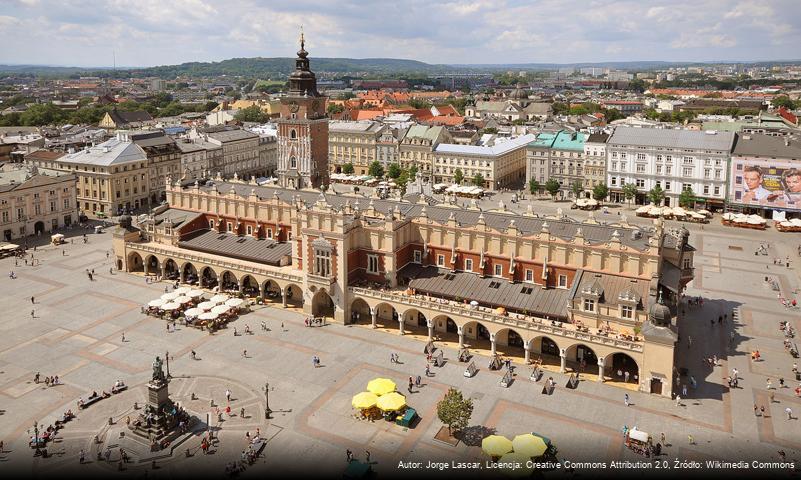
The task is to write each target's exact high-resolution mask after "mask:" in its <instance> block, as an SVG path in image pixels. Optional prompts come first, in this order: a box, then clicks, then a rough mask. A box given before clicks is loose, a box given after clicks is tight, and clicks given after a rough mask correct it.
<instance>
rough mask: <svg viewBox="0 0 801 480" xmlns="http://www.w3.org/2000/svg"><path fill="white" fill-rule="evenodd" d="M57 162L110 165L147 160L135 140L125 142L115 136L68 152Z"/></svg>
mask: <svg viewBox="0 0 801 480" xmlns="http://www.w3.org/2000/svg"><path fill="white" fill-rule="evenodd" d="M56 161H57V162H65V163H80V164H86V165H97V166H108V165H116V164H121V163H128V162H140V161H147V155H146V154H145V151H144V150H142V147H140V146H139V145H137V144H135V143H133V142H124V141H121V140H119V139H118V138H116V137H114V138H111V139H109V140H106V141H105V142H103V143H101V144H99V145H95V146H94V147H91V148H89V149H88V150H80V151H78V152H76V153H70V154H67V155H65V156H63V157H61V158H59V159H58V160H56Z"/></svg>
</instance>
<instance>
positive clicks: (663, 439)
mask: <svg viewBox="0 0 801 480" xmlns="http://www.w3.org/2000/svg"><path fill="white" fill-rule="evenodd" d="M660 438H661V439H662V445H665V446H667V442H666V441H665V432H662V434H661V435H660Z"/></svg>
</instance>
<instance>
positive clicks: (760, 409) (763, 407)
mask: <svg viewBox="0 0 801 480" xmlns="http://www.w3.org/2000/svg"><path fill="white" fill-rule="evenodd" d="M759 413H760V414H761V415H762V416H763V417H764V416H765V406H764V405H762V406H760V407H759Z"/></svg>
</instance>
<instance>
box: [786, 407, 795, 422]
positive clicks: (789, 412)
mask: <svg viewBox="0 0 801 480" xmlns="http://www.w3.org/2000/svg"><path fill="white" fill-rule="evenodd" d="M784 413H786V414H787V420H792V419H793V409H792V408H790V407H787V408H785V409H784Z"/></svg>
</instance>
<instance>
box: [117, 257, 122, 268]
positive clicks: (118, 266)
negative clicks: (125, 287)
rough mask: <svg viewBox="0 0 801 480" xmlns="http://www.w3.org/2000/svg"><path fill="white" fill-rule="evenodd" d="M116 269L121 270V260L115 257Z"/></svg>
mask: <svg viewBox="0 0 801 480" xmlns="http://www.w3.org/2000/svg"><path fill="white" fill-rule="evenodd" d="M117 270H122V260H120V259H119V258H118V259H117Z"/></svg>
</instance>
